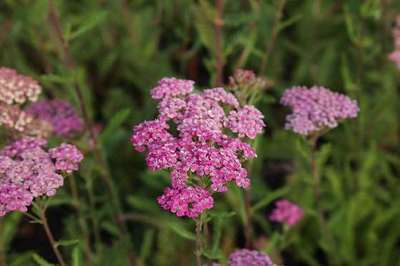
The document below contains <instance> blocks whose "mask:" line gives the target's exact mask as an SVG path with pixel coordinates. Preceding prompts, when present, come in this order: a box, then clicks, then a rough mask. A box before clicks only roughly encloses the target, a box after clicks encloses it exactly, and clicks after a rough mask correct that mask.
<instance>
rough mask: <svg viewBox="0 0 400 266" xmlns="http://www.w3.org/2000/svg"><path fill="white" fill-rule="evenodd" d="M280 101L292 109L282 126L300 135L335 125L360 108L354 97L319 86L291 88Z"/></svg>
mask: <svg viewBox="0 0 400 266" xmlns="http://www.w3.org/2000/svg"><path fill="white" fill-rule="evenodd" d="M281 103H282V104H283V105H285V106H288V107H290V108H291V109H292V113H291V114H290V115H288V116H287V117H286V125H285V127H286V128H287V129H291V130H293V131H294V132H295V133H298V134H301V135H311V134H314V133H319V132H321V131H324V130H326V129H330V128H334V127H336V126H337V125H338V123H339V122H340V121H342V120H344V119H347V118H355V117H357V113H358V111H359V108H358V104H357V102H356V101H355V100H352V99H350V98H349V97H347V96H346V95H343V94H340V93H337V92H333V91H330V90H328V89H327V88H324V87H319V86H313V87H311V88H307V87H293V88H290V89H288V90H286V91H285V92H284V94H283V96H282V99H281Z"/></svg>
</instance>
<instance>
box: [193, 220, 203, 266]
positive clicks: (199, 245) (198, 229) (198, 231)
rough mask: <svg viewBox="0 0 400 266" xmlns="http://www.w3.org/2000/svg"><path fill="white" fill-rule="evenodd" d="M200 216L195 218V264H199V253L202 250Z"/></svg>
mask: <svg viewBox="0 0 400 266" xmlns="http://www.w3.org/2000/svg"><path fill="white" fill-rule="evenodd" d="M202 227H203V221H202V216H200V217H198V218H197V219H196V251H195V255H196V266H201V254H202V252H203V239H202V234H201V233H202Z"/></svg>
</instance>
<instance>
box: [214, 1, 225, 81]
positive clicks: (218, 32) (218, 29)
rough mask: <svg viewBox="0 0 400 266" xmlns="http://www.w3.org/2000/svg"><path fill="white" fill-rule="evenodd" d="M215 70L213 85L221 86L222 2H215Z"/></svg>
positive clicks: (222, 69)
mask: <svg viewBox="0 0 400 266" xmlns="http://www.w3.org/2000/svg"><path fill="white" fill-rule="evenodd" d="M215 10H216V12H215V20H214V30H215V70H216V79H215V85H216V86H221V85H222V83H223V74H224V73H223V71H224V59H223V48H222V26H223V24H224V23H223V20H222V14H223V12H224V0H215Z"/></svg>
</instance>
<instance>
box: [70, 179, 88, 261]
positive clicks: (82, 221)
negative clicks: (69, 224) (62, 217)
mask: <svg viewBox="0 0 400 266" xmlns="http://www.w3.org/2000/svg"><path fill="white" fill-rule="evenodd" d="M68 180H69V185H70V188H71V194H72V198H73V200H74V207H75V209H76V211H77V213H78V223H79V227H80V230H81V232H82V233H83V238H84V241H85V246H84V247H85V256H86V264H87V265H91V264H92V263H91V261H92V250H91V248H90V237H89V232H88V228H87V223H86V220H85V218H84V215H83V212H82V208H81V206H80V199H79V198H80V197H79V192H78V188H77V185H76V182H75V176H74V175H72V176H70V177H69V178H68Z"/></svg>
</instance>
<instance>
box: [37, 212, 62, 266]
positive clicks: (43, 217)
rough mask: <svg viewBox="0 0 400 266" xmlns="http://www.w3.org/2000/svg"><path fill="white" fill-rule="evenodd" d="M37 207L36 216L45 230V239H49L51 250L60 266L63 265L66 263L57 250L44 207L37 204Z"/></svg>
mask: <svg viewBox="0 0 400 266" xmlns="http://www.w3.org/2000/svg"><path fill="white" fill-rule="evenodd" d="M37 208H38V216H39V217H38V218H39V220H40V223H41V224H42V226H43V229H44V231H45V232H46V236H47V239H48V240H49V242H50V245H51V248H52V249H53V252H54V254H55V255H56V257H57V260H58V263H59V264H60V265H61V266H65V265H66V264H65V261H64V258H63V256H62V255H61V252H60V251H59V250H58V247H57V243H56V241H55V239H54V236H53V233H52V232H51V230H50V226H49V224H48V222H47V218H46V207H45V206H39V205H38V206H37Z"/></svg>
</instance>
